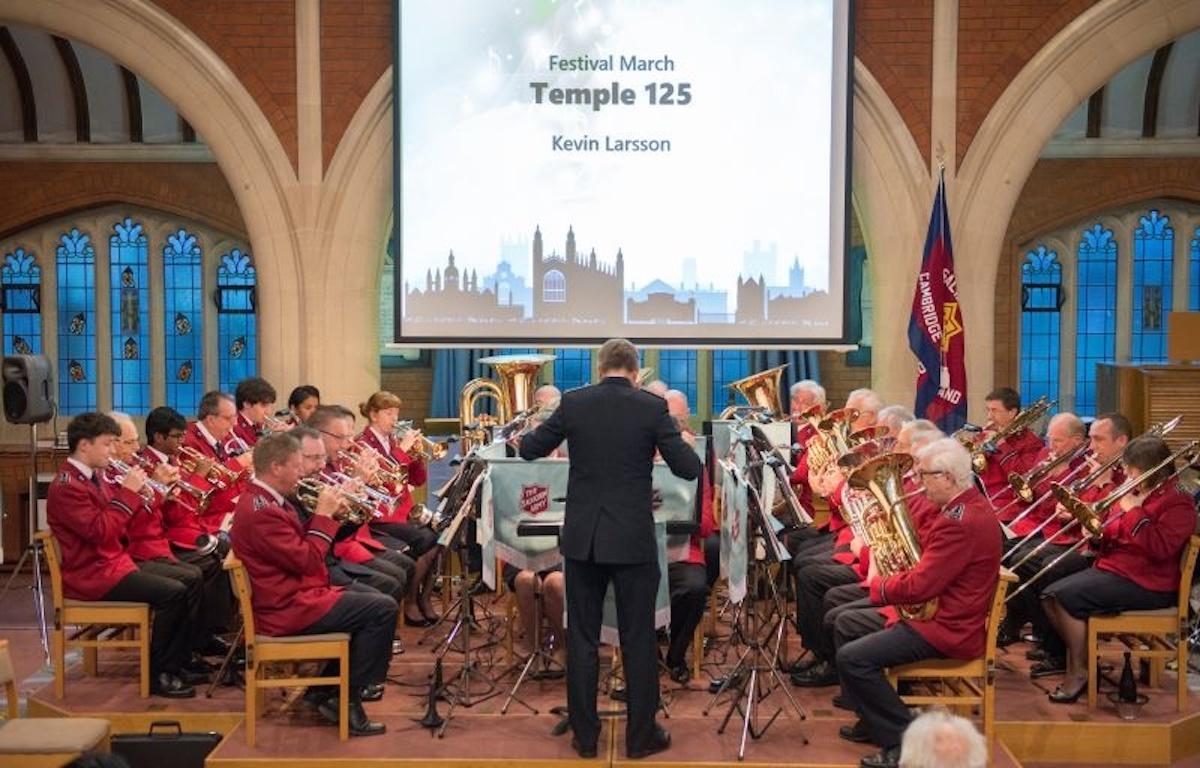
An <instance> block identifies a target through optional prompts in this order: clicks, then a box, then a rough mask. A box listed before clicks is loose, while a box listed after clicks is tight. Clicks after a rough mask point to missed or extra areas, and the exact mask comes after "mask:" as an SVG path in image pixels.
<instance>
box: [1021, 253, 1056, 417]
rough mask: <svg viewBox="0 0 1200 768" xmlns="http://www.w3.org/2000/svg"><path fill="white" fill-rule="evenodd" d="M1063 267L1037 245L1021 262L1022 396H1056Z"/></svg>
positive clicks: (1054, 397) (1028, 398) (1052, 255)
mask: <svg viewBox="0 0 1200 768" xmlns="http://www.w3.org/2000/svg"><path fill="white" fill-rule="evenodd" d="M1062 302H1063V294H1062V267H1061V265H1060V264H1059V263H1058V254H1057V253H1056V252H1055V251H1050V250H1047V249H1046V246H1044V245H1039V246H1038V247H1037V250H1034V251H1030V252H1029V253H1027V254H1025V262H1024V263H1023V264H1022V265H1021V396H1022V398H1023V399H1025V400H1027V401H1029V402H1033V401H1034V400H1036V399H1037V398H1039V397H1042V396H1043V395H1044V396H1045V397H1047V398H1049V399H1050V400H1057V399H1058V359H1059V353H1060V352H1059V350H1060V347H1059V319H1060V310H1061V308H1062Z"/></svg>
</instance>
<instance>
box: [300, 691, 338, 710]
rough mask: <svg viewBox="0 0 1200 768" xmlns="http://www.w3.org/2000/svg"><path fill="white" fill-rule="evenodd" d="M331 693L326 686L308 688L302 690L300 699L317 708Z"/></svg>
mask: <svg viewBox="0 0 1200 768" xmlns="http://www.w3.org/2000/svg"><path fill="white" fill-rule="evenodd" d="M332 695H333V693H332V692H330V691H329V689H327V688H309V689H308V690H307V691H305V692H304V696H302V697H301V700H302V701H303V702H304V703H305V704H307V705H308V706H310V707H312V708H313V709H317V708H318V707H320V706H321V704H322V702H324V701H325V699H328V698H329V697H330V696H332Z"/></svg>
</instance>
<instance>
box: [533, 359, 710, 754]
mask: <svg viewBox="0 0 1200 768" xmlns="http://www.w3.org/2000/svg"><path fill="white" fill-rule="evenodd" d="M598 363H599V366H598V367H599V371H600V383H599V384H594V385H592V386H588V387H581V388H580V389H575V390H571V391H569V392H567V393H565V394H564V395H563V396H562V401H561V404H560V405H559V407H558V409H557V410H555V411H554V413H553V414H551V416H550V418H549V419H547V420H546V421H545V422H544V423H543V424H542V425H541V426H540V427H538V428H537V429H536V430H534V431H533V432H530V433H529V434H527V435H525V437H524V438H523V439H522V440H521V447H520V453H521V458H523V459H536V458H539V457H542V456H546V455H547V454H549V453H550V452H551V451H552V450H554V448H555V447H557V446H558V444H559V443H561V442H562V441H563V440H567V441H568V442H569V443H570V445H571V469H570V475H569V476H568V481H567V508H566V516H565V520H564V523H563V531H562V541H561V544H560V549H561V550H562V554H563V559H564V561H565V575H566V586H567V705H568V708H569V710H570V722H571V729H572V730H573V731H574V734H575V735H574V738H573V739H572V742H571V744H572V746H573V747H574V748H575V750H576V751H577V752H578V753H579V755H580V756H581V757H595V756H596V742H597V739H598V738H599V735H600V719H599V717H598V716H597V714H596V682H597V677H598V675H599V669H598V666H599V662H598V656H597V647H598V645H599V641H600V623H601V618H602V613H603V607H604V594H605V592H606V591H607V589H608V583H609V581H610V580H611V581H612V583H613V588H614V589H615V591H616V598H617V624H618V628H619V630H620V634H621V654H622V658H623V660H624V663H625V675H626V678H625V686H626V693H627V696H628V701H629V719H628V727H627V729H626V734H625V748H626V753H627V754H628V755H629V757H631V758H640V757H646V756H647V755H652V754H654V753H656V752H661V751H662V750H664V749H666V748H667V747H668V746H670V744H671V736H670V734H669V733H667V731H666V729H664V728H662V727H661V726H659V725H657V724H656V723H655V720H654V718H655V713H656V712H657V710H658V667H657V648H656V645H655V634H654V603H655V596H656V595H657V592H658V589H657V587H658V580H659V578H660V577H661V576H662V574H660V573H659V569H658V546H657V544H656V541H655V536H654V517H653V514H652V510H651V487H650V471H651V467H652V464H653V461H654V453H655V451H656V450H657V451H658V452H659V453H660V454H661V455H662V457H663V459H664V460H665V461H666V463H667V466H669V467H670V468H671V471H672V472H673V473H675V474H676V475H678V476H679V477H682V478H684V479H686V480H694V479H695V478H696V477H698V476H699V474H700V460H699V459H698V458H697V457H696V454H695V451H693V449H692V448H691V447H690V446H688V444H687V443H685V442H684V441H683V439H682V438H681V437H680V435H679V429H678V427H677V426H676V424H675V421H674V420H673V419H672V418H671V417H670V416H669V415H668V414H667V402H666V400H663V399H662V398H661V397H658V396H656V395H652V394H650V393H649V392H642V391H640V390H639V389H638V388H637V384H636V382H637V374H638V356H637V349H636V348H635V347H634V346H633V344H631V343H630V342H628V341H626V340H625V339H609V340H608V341H606V342H604V345H603V346H601V347H600V353H599V360H598Z"/></svg>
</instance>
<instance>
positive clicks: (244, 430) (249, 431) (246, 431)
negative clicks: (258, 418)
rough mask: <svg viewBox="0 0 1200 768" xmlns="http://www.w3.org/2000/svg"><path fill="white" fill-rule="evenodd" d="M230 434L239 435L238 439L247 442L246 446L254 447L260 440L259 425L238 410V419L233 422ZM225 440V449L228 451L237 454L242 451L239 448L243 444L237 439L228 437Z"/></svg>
mask: <svg viewBox="0 0 1200 768" xmlns="http://www.w3.org/2000/svg"><path fill="white" fill-rule="evenodd" d="M230 435H237V436H238V439H240V440H241V441H242V442H243V443H245V444H246V445H245V447H246V448H253V447H254V445H255V444H256V443H257V442H258V426H257V425H255V423H254V422H252V421H250V419H247V418H246V417H245V416H243V415H242V413H241V411H238V415H237V420H236V421H234V423H233V429H232V430H231V431H230ZM224 442H225V451H226V452H227V453H232V454H234V455H237V454H239V453H241V452H242V451H241V450H238V449H240V448H242V446H240V445H238V444H237V440H233V439H231V438H230V437H226V438H225V441H224Z"/></svg>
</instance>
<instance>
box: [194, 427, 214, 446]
mask: <svg viewBox="0 0 1200 768" xmlns="http://www.w3.org/2000/svg"><path fill="white" fill-rule="evenodd" d="M196 429H198V430H200V434H201V435H203V436H204V439H205V440H207V441H208V444H209V445H211V446H212V447H214V448H216V447H217V445H218V441H217V438H215V437H213V435H212V432H209V431H208V430H207V429H206V428H205V426H204V422H203V421H197V422H196Z"/></svg>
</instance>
